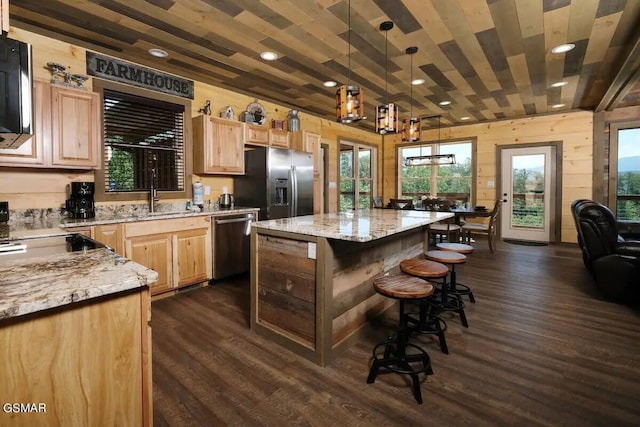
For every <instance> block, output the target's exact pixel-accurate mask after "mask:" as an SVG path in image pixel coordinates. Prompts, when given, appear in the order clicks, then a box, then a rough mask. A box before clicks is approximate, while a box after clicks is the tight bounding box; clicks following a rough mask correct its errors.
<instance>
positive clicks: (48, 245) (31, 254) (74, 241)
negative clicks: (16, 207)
mask: <svg viewBox="0 0 640 427" xmlns="http://www.w3.org/2000/svg"><path fill="white" fill-rule="evenodd" d="M98 248H109V247H108V246H106V245H103V244H102V243H100V242H96V241H95V240H93V239H90V238H88V237H86V236H83V235H82V234H67V235H62V236H52V237H35V238H28V239H20V240H0V264H3V263H6V262H8V261H14V260H21V259H28V258H36V257H43V256H48V255H56V254H61V253H69V252H86V251H90V250H93V249H98ZM109 249H111V248H109Z"/></svg>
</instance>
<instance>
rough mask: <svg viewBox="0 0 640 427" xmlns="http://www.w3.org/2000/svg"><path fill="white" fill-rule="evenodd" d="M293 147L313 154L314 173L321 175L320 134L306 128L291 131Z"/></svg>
mask: <svg viewBox="0 0 640 427" xmlns="http://www.w3.org/2000/svg"><path fill="white" fill-rule="evenodd" d="M291 148H292V149H294V150H298V151H306V152H307V153H312V154H313V175H314V176H319V175H320V168H321V164H320V162H321V157H320V148H321V147H320V135H318V134H317V133H313V132H307V131H306V130H301V131H296V132H291Z"/></svg>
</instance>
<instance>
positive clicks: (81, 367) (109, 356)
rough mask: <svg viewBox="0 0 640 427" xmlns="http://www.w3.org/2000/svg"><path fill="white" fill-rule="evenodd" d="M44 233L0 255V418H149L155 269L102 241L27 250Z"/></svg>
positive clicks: (33, 421) (64, 422) (133, 421)
mask: <svg viewBox="0 0 640 427" xmlns="http://www.w3.org/2000/svg"><path fill="white" fill-rule="evenodd" d="M58 233H60V231H58ZM51 239H53V240H54V241H55V242H56V243H49V239H48V238H44V239H42V240H40V239H32V240H23V241H22V243H24V244H25V246H26V250H25V253H24V254H17V255H18V256H22V255H25V259H14V260H10V261H6V260H7V257H8V256H7V255H3V256H0V402H2V411H1V412H0V426H9V425H11V426H36V425H47V426H96V425H113V426H116V425H118V426H125V425H127V426H150V425H153V419H152V416H153V411H152V396H151V387H152V383H151V329H150V326H149V320H150V316H151V311H150V298H149V285H150V284H151V283H153V282H155V281H156V280H157V279H158V274H157V273H156V272H155V271H153V270H149V269H148V268H145V267H143V266H141V265H139V264H136V263H135V262H133V261H130V260H128V259H125V258H123V257H122V256H120V255H117V254H116V253H114V252H113V251H111V250H110V249H108V248H95V249H85V248H81V249H80V250H78V251H76V252H69V253H61V254H51V255H46V256H36V257H31V258H26V255H28V254H29V253H30V252H32V251H38V250H42V251H45V252H46V251H48V250H49V249H48V248H49V247H57V246H58V244H57V240H58V239H59V238H58V237H51ZM61 239H63V241H64V240H66V237H64V236H62V237H61ZM43 242H44V243H43ZM69 244H70V245H71V243H69ZM14 258H15V257H14Z"/></svg>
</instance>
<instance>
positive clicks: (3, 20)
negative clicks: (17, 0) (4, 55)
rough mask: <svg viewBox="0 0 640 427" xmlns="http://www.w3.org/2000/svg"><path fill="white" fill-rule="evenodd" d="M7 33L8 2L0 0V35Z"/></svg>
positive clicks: (7, 0)
mask: <svg viewBox="0 0 640 427" xmlns="http://www.w3.org/2000/svg"><path fill="white" fill-rule="evenodd" d="M8 32H9V0H0V34H2V35H5V34H7V33H8Z"/></svg>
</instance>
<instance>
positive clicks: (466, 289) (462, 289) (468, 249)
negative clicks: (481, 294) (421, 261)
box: [436, 243, 476, 302]
mask: <svg viewBox="0 0 640 427" xmlns="http://www.w3.org/2000/svg"><path fill="white" fill-rule="evenodd" d="M436 247H437V248H438V249H440V250H443V251H451V252H457V253H459V254H470V253H472V252H473V246H471V245H465V244H463V243H438V244H437V245H436ZM451 290H452V291H453V292H454V293H457V294H458V295H466V296H468V297H469V301H471V302H476V298H475V297H474V296H473V291H472V290H471V287H470V286H469V285H464V284H462V283H457V282H456V283H455V285H453V287H452V289H451Z"/></svg>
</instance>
